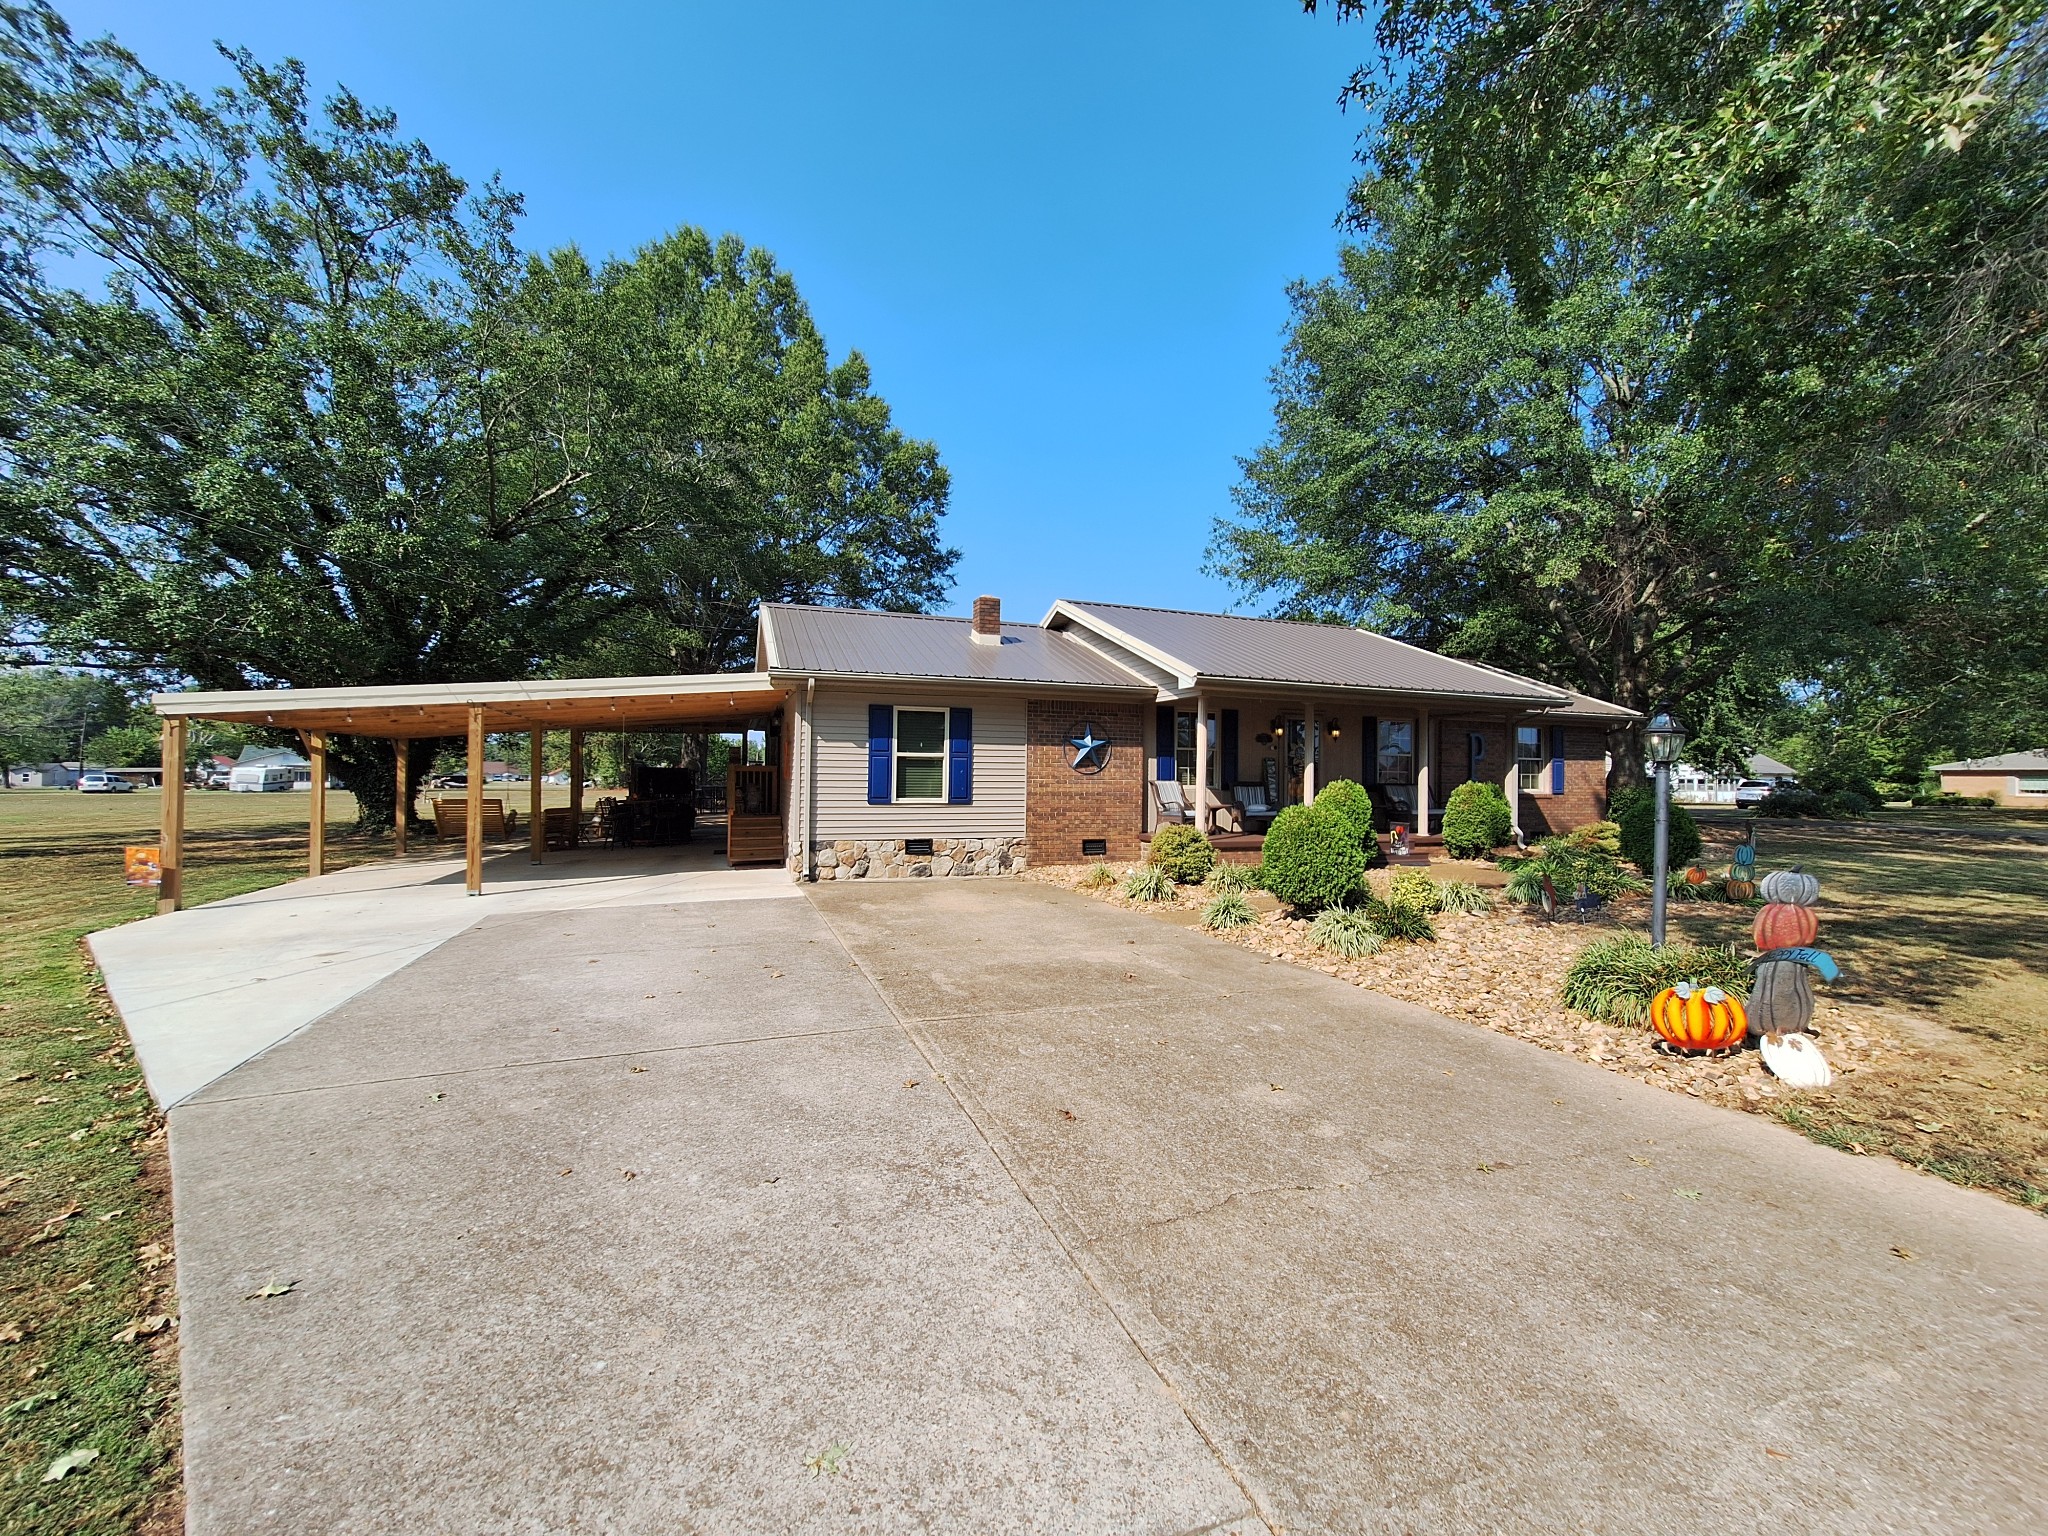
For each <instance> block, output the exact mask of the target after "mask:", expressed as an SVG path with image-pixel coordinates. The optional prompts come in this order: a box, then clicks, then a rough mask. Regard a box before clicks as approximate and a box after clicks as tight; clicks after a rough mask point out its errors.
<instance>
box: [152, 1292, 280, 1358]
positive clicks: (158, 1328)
mask: <svg viewBox="0 0 2048 1536" xmlns="http://www.w3.org/2000/svg"><path fill="white" fill-rule="evenodd" d="M290 1289H291V1287H290V1286H286V1287H285V1290H290ZM256 1294H257V1295H259V1296H261V1295H264V1294H266V1293H265V1292H263V1291H258V1292H257V1293H256ZM276 1294H277V1295H280V1296H281V1295H283V1294H284V1291H279V1292H277V1293H276ZM170 1326H171V1319H170V1315H169V1314H168V1313H164V1312H158V1313H155V1314H153V1315H152V1316H149V1317H143V1318H137V1319H136V1320H135V1321H134V1322H132V1323H130V1324H129V1325H128V1326H127V1327H126V1328H123V1329H121V1330H119V1331H118V1332H117V1333H115V1335H114V1342H115V1343H116V1344H133V1343H134V1342H135V1341H136V1340H137V1339H148V1338H154V1337H155V1336H156V1335H157V1334H160V1333H162V1332H163V1331H164V1330H165V1329H166V1328H168V1327H170Z"/></svg>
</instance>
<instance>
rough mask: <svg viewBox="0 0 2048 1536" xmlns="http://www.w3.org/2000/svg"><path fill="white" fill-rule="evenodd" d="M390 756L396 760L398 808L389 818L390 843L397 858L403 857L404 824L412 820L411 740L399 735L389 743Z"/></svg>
mask: <svg viewBox="0 0 2048 1536" xmlns="http://www.w3.org/2000/svg"><path fill="white" fill-rule="evenodd" d="M391 753H392V756H393V757H395V758H396V759H397V760H398V793H397V796H396V799H397V803H398V810H397V811H396V813H394V814H393V816H392V818H391V845H392V849H393V851H394V852H395V853H396V854H397V855H398V857H399V858H401V859H402V858H404V857H405V824H406V823H407V822H408V821H410V820H412V796H411V794H410V793H408V791H409V790H410V789H411V788H412V742H411V741H409V740H408V739H407V738H405V737H403V736H401V737H399V738H398V739H397V740H396V741H394V742H392V743H391Z"/></svg>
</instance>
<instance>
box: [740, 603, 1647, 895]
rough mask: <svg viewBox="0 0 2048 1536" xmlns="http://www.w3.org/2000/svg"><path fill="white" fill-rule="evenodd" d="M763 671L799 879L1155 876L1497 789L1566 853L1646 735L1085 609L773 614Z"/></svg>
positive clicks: (1404, 652)
mask: <svg viewBox="0 0 2048 1536" xmlns="http://www.w3.org/2000/svg"><path fill="white" fill-rule="evenodd" d="M755 664H756V667H757V669H758V670H757V672H756V674H755V675H756V676H760V677H764V678H765V679H767V681H768V682H769V683H770V684H771V685H773V686H774V687H775V688H776V689H777V690H778V691H780V692H782V693H784V694H785V696H786V697H787V699H788V706H787V708H786V710H785V712H784V719H783V720H782V721H780V722H778V724H779V725H780V726H781V728H780V729H778V730H777V731H776V733H775V734H776V736H777V737H778V738H779V740H778V741H777V743H776V745H777V747H778V748H779V752H778V753H777V755H778V756H779V757H781V759H782V761H783V765H784V768H785V775H786V778H785V782H786V783H787V785H788V789H789V793H788V795H787V798H786V802H785V809H784V830H785V837H786V847H787V862H788V866H789V868H790V870H791V872H792V873H793V874H794V875H795V876H796V877H797V878H799V879H824V880H844V879H854V878H861V877H876V876H880V877H895V876H905V875H933V874H975V873H997V872H1001V871H1004V870H1008V869H1012V868H1016V867H1019V866H1020V865H1022V864H1023V863H1025V862H1026V861H1029V862H1032V863H1038V864H1056V863H1072V862H1076V861H1080V860H1084V859H1091V858H1108V859H1126V860H1127V859H1134V858H1136V857H1138V856H1139V854H1140V851H1141V845H1142V842H1143V840H1144V838H1145V837H1146V836H1147V835H1148V834H1149V833H1150V832H1151V831H1152V830H1154V829H1155V828H1157V827H1158V826H1159V825H1160V824H1161V823H1162V821H1163V820H1165V819H1167V818H1169V817H1174V818H1178V817H1192V818H1193V819H1195V820H1196V821H1197V822H1198V823H1199V824H1200V825H1202V826H1203V827H1204V828H1205V829H1206V830H1210V831H1216V832H1222V833H1242V832H1251V833H1255V832H1256V831H1257V830H1258V829H1259V827H1260V826H1262V825H1263V822H1264V820H1265V819H1266V817H1268V816H1270V814H1271V813H1272V812H1273V811H1276V810H1278V809H1279V808H1280V807H1281V806H1284V805H1289V804H1294V803H1297V802H1300V801H1303V800H1308V799H1313V798H1314V796H1315V793H1316V790H1317V788H1318V786H1320V785H1322V784H1326V783H1328V782H1330V781H1332V780H1334V779H1351V780H1354V781H1356V782H1359V783H1362V784H1364V785H1366V786H1367V787H1368V789H1369V790H1370V791H1371V792H1372V794H1373V797H1374V802H1375V806H1376V809H1377V812H1378V819H1379V820H1380V821H1381V822H1382V823H1401V824H1405V825H1406V826H1407V827H1408V829H1409V831H1410V833H1411V834H1412V835H1414V836H1417V837H1420V838H1424V839H1427V838H1430V837H1432V836H1433V835H1434V834H1435V833H1436V832H1437V830H1438V828H1439V826H1440V823H1441V817H1442V811H1443V805H1444V802H1445V799H1446V797H1447V796H1448V795H1449V794H1450V792H1451V790H1452V789H1454V788H1455V787H1457V786H1458V785H1459V784H1462V783H1465V782H1466V781H1467V780H1471V779H1484V780H1490V781H1491V782H1493V783H1495V784H1498V785H1500V786H1501V787H1502V789H1503V791H1504V792H1505V793H1506V795H1507V799H1508V804H1509V806H1510V807H1511V808H1512V810H1513V812H1514V817H1515V825H1516V828H1517V830H1519V831H1524V832H1526V833H1527V834H1528V835H1530V836H1532V837H1534V836H1540V835H1544V834H1546V833H1550V832H1555V831H1563V830H1566V829H1569V828H1571V827H1574V826H1578V825H1580V824H1582V823H1584V822H1588V821H1594V820H1598V819H1599V818H1600V817H1601V816H1602V815H1603V814H1604V813H1605V810H1606V779H1607V734H1608V732H1609V731H1610V730H1611V729H1613V728H1615V727H1617V726H1621V725H1625V724H1627V723H1628V722H1630V721H1632V720H1634V719H1635V718H1636V716H1635V714H1634V713H1633V712H1632V711H1629V710H1626V709H1622V708H1620V707H1619V706H1616V705H1613V704H1608V703H1604V702H1602V701H1600V700H1598V699H1593V698H1589V697H1587V696H1585V695H1583V694H1578V693H1574V692H1571V691H1569V690H1567V689H1562V688H1557V687H1553V686H1551V685H1549V684H1545V683H1539V682H1536V681H1534V680H1533V679H1530V678H1526V677H1520V676H1517V675H1516V674H1514V673H1511V672H1506V671H1502V670H1499V669H1497V668H1493V667H1486V666H1481V665H1478V664H1476V663H1473V662H1467V661H1459V660H1456V659H1454V658H1451V657H1448V656H1440V655H1437V654H1436V653H1434V652H1431V651H1427V650H1423V649H1420V648H1418V647H1416V646H1412V645H1408V644H1405V643H1403V642H1401V641H1398V640H1392V639H1389V638H1387V637H1386V636H1384V635H1377V634H1372V633H1370V632H1368V631H1365V630H1361V629H1349V628H1344V627H1341V626H1338V625H1328V624H1298V623H1288V622H1282V621H1279V620H1272V619H1254V618H1239V617H1233V616H1228V615H1221V614H1206V613H1185V612H1178V611H1173V610H1167V609H1158V608H1136V607H1126V606H1122V605H1118V604H1110V603H1084V602H1073V601H1068V600H1065V599H1062V600H1061V601H1059V602H1056V603H1054V604H1053V606H1052V609H1051V611H1050V612H1048V613H1047V614H1046V615H1045V617H1044V619H1043V620H1041V621H1040V622H1039V623H1037V624H1035V625H1034V624H1006V623H1004V622H1003V621H1002V616H1001V611H1000V605H999V604H998V602H997V600H996V599H995V598H992V597H983V598H980V599H978V600H977V601H976V603H975V605H974V613H973V617H972V618H968V619H960V618H942V617H934V616H931V615H924V614H900V613H877V612H870V611H865V610H859V609H848V608H812V607H798V606H794V605H787V604H775V603H770V604H764V605H763V606H762V608H761V611H760V618H759V641H758V650H757V656H756V663H755ZM1198 786H1199V788H1198Z"/></svg>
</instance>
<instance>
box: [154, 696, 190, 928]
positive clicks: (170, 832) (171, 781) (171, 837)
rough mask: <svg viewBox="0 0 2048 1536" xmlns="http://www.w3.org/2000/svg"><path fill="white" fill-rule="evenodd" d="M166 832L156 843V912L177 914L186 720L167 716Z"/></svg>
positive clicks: (180, 897)
mask: <svg viewBox="0 0 2048 1536" xmlns="http://www.w3.org/2000/svg"><path fill="white" fill-rule="evenodd" d="M162 739H163V765H164V795H163V805H162V815H163V831H162V835H161V836H160V837H159V838H158V839H157V850H156V867H157V887H156V909H157V911H159V912H175V911H177V910H178V908H179V907H181V906H182V905H184V899H183V898H184V894H185V892H184V881H185V717H184V716H183V715H166V716H164V723H163V733H162Z"/></svg>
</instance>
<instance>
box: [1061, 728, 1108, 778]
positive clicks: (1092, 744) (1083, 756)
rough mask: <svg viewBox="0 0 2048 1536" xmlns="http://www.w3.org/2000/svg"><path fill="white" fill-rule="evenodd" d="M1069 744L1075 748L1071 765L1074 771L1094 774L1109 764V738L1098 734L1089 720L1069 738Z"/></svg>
mask: <svg viewBox="0 0 2048 1536" xmlns="http://www.w3.org/2000/svg"><path fill="white" fill-rule="evenodd" d="M1067 745H1068V746H1070V747H1072V748H1073V749H1074V761H1073V762H1072V763H1071V764H1070V765H1069V766H1071V767H1072V768H1073V770H1074V772H1076V773H1085V774H1091V775H1092V774H1097V773H1100V772H1102V770H1103V769H1104V768H1106V767H1108V766H1109V738H1108V737H1107V736H1098V735H1096V734H1095V727H1094V726H1093V725H1090V724H1089V723H1088V722H1087V721H1085V720H1084V721H1082V722H1081V728H1080V729H1079V730H1077V731H1075V732H1074V734H1073V735H1071V736H1069V737H1068V738H1067Z"/></svg>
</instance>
